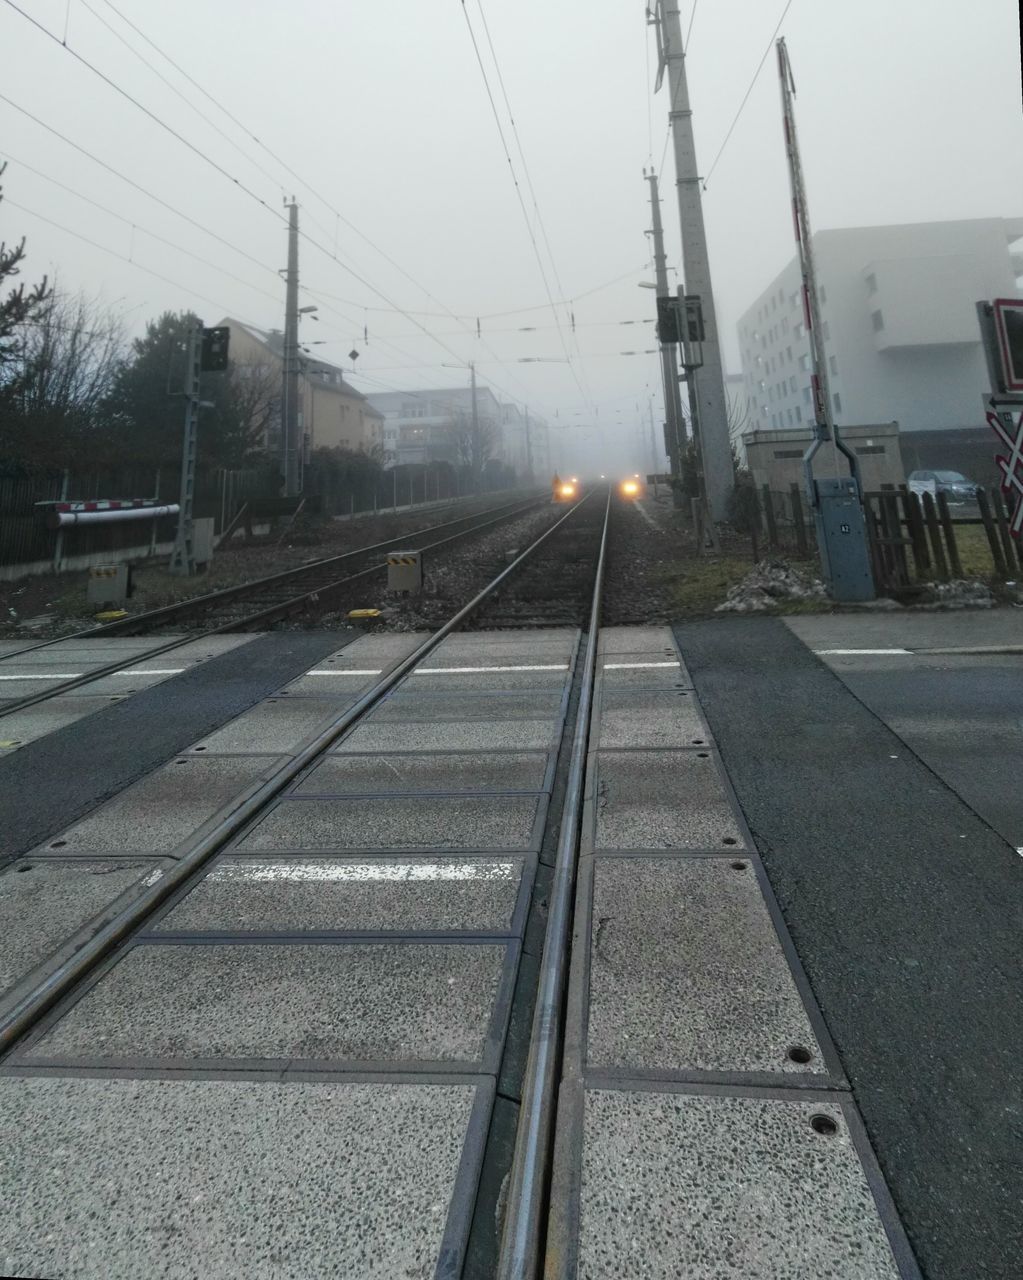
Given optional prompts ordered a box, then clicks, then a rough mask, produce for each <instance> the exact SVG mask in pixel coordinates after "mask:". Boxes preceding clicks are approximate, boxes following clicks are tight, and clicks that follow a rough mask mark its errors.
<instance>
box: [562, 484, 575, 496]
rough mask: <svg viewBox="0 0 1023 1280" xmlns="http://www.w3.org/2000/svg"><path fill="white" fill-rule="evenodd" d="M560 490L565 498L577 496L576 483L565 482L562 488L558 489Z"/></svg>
mask: <svg viewBox="0 0 1023 1280" xmlns="http://www.w3.org/2000/svg"><path fill="white" fill-rule="evenodd" d="M558 492H559V493H560V494H561V496H562V497H563V498H574V497H575V485H574V484H563V485H562V486H561V488H560V489H559V490H558Z"/></svg>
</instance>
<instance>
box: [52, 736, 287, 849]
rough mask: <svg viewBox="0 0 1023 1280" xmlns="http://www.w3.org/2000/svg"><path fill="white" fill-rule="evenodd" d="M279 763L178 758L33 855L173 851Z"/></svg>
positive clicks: (262, 759)
mask: <svg viewBox="0 0 1023 1280" xmlns="http://www.w3.org/2000/svg"><path fill="white" fill-rule="evenodd" d="M279 762H280V760H279V757H275V756H257V755H252V756H179V757H178V758H177V759H176V760H172V761H171V763H170V764H167V765H164V766H163V767H162V768H160V769H157V770H155V771H154V772H153V773H151V774H149V776H148V777H145V778H143V779H142V781H141V782H137V783H135V785H134V786H131V787H128V788H127V789H126V790H124V791H122V792H121V793H120V795H118V796H116V797H115V798H114V799H113V800H108V801H107V803H106V804H104V805H101V806H100V807H99V808H98V809H97V810H95V812H94V813H92V814H90V815H89V817H88V818H85V819H83V820H82V821H81V822H77V823H75V825H74V826H73V827H69V828H68V829H67V830H66V831H64V832H63V833H62V834H61V835H59V836H55V837H54V838H53V839H52V840H50V841H48V842H47V843H46V844H45V845H43V846H41V847H40V848H39V849H38V850H36V851H35V852H34V853H33V857H39V856H41V855H45V854H49V853H52V852H59V853H60V854H61V856H64V857H66V856H67V855H68V854H70V853H100V852H102V853H116V852H125V853H138V852H140V851H144V852H146V853H169V852H170V851H172V850H173V849H174V848H175V847H176V846H178V845H179V844H181V843H182V841H184V840H187V839H188V838H189V837H190V836H192V835H193V834H194V833H195V832H196V831H198V830H199V828H200V827H202V826H203V824H204V823H206V822H207V821H209V819H210V818H212V817H213V816H214V814H216V813H217V812H218V810H220V809H221V808H222V807H223V806H224V805H226V804H227V803H228V802H229V801H231V800H232V799H234V798H236V797H240V796H241V795H242V794H244V793H245V792H246V791H247V790H248V789H249V788H250V787H252V786H254V785H256V784H257V783H258V782H259V781H260V780H261V779H262V778H264V777H265V776H266V775H267V774H269V773H270V772H271V771H272V770H273V769H274V768H275V767H276V766H277V765H278V764H279Z"/></svg>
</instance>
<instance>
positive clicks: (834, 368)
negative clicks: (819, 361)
mask: <svg viewBox="0 0 1023 1280" xmlns="http://www.w3.org/2000/svg"><path fill="white" fill-rule="evenodd" d="M828 367H829V368H830V370H831V372H832V373H833V374H834V375H835V377H836V378H837V377H838V359H837V357H835V356H829V357H828Z"/></svg>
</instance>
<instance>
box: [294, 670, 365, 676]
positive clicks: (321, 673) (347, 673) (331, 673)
mask: <svg viewBox="0 0 1023 1280" xmlns="http://www.w3.org/2000/svg"><path fill="white" fill-rule="evenodd" d="M380 674H381V673H380V672H379V671H353V670H348V671H320V670H316V671H307V672H306V675H307V676H378V675H380Z"/></svg>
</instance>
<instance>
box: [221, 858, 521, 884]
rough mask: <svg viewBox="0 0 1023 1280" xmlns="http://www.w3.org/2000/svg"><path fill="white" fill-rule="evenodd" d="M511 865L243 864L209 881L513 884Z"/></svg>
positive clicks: (232, 865)
mask: <svg viewBox="0 0 1023 1280" xmlns="http://www.w3.org/2000/svg"><path fill="white" fill-rule="evenodd" d="M518 870H519V868H518V867H517V866H516V865H515V863H514V862H475V863H464V862H448V863H444V864H441V863H437V862H426V863H423V862H391V863H382V864H381V863H374V862H354V863H352V862H349V863H336V862H335V863H331V862H263V863H255V862H243V863H227V864H222V865H221V866H219V867H217V868H216V870H214V871H211V872H210V874H209V875H208V876H207V877H206V879H207V880H208V881H213V882H218V881H224V880H247V881H266V880H298V881H307V882H308V881H322V880H362V881H365V880H512V879H514V878H515V877H516V875H517V874H518Z"/></svg>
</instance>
